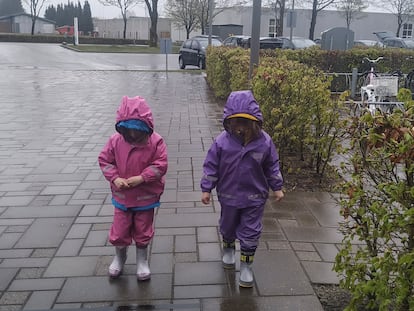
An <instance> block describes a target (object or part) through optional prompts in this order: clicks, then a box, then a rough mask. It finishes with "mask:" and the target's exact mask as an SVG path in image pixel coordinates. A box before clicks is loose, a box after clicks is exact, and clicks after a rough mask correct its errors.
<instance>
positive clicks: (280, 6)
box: [267, 0, 286, 37]
mask: <svg viewBox="0 0 414 311" xmlns="http://www.w3.org/2000/svg"><path fill="white" fill-rule="evenodd" d="M267 5H268V6H269V8H271V9H272V10H274V13H275V35H276V36H278V37H279V36H283V23H284V16H285V13H286V0H270V1H269V2H268V4H267Z"/></svg>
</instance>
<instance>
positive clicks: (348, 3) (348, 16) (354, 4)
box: [336, 0, 368, 29]
mask: <svg viewBox="0 0 414 311" xmlns="http://www.w3.org/2000/svg"><path fill="white" fill-rule="evenodd" d="M367 7H368V4H367V3H366V2H364V1H363V0H339V1H338V2H337V4H336V8H337V9H338V10H339V14H340V15H342V16H343V17H344V18H345V21H346V28H347V29H349V28H350V26H351V23H352V21H353V20H355V19H358V18H361V17H362V16H363V15H362V14H361V12H362V11H363V10H365V9H366V8H367Z"/></svg>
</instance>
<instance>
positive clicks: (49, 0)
mask: <svg viewBox="0 0 414 311" xmlns="http://www.w3.org/2000/svg"><path fill="white" fill-rule="evenodd" d="M68 1H69V2H72V3H75V4H76V3H78V0H45V5H44V8H43V11H42V13H41V14H40V16H41V17H43V12H44V9H45V8H46V7H48V6H49V5H54V6H55V7H56V6H57V5H58V4H66V3H68ZM164 1H166V0H159V1H158V13H159V14H160V16H164V12H163V9H162V8H163V3H164ZM25 2H29V0H26V1H25V0H23V1H22V4H23V6H25V8H26V12H29V11H30V10H29V9H28V7H27V5H26V3H25ZM79 2H80V3H81V5H82V6H83V4H84V2H85V0H79ZM88 2H89V5H90V6H91V11H92V17H98V18H120V17H121V9H120V8H119V7H116V6H104V5H102V4H101V3H100V2H99V1H98V0H88ZM262 5H263V0H262ZM295 7H296V6H295ZM131 11H132V14H131V15H135V16H148V10H147V7H146V5H145V2H144V1H142V3H139V4H138V5H136V6H134V7H133V8H132V9H131ZM366 11H370V12H381V11H384V10H380V9H378V7H370V9H369V10H366Z"/></svg>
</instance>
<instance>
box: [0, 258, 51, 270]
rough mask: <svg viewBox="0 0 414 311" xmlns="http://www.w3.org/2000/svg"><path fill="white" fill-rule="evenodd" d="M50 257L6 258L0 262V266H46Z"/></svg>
mask: <svg viewBox="0 0 414 311" xmlns="http://www.w3.org/2000/svg"><path fill="white" fill-rule="evenodd" d="M49 261H50V258H7V259H4V260H3V261H2V263H0V268H32V267H33V268H39V267H46V266H47V265H48V263H49Z"/></svg>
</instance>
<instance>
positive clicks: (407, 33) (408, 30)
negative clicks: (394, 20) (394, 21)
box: [402, 23, 413, 38]
mask: <svg viewBox="0 0 414 311" xmlns="http://www.w3.org/2000/svg"><path fill="white" fill-rule="evenodd" d="M402 37H403V38H412V37H413V24H408V23H405V24H403V33H402Z"/></svg>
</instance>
